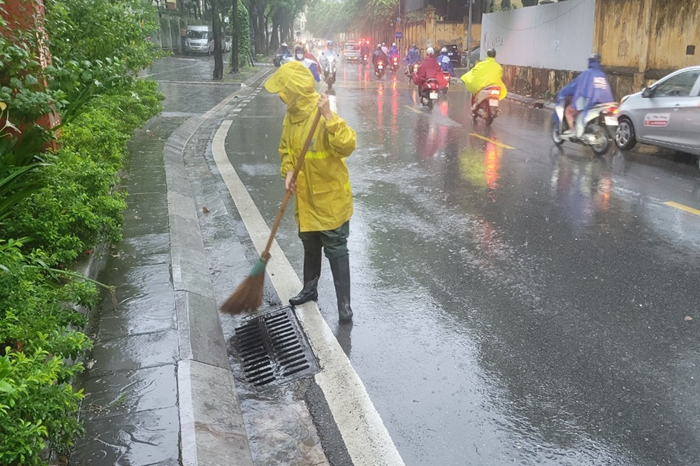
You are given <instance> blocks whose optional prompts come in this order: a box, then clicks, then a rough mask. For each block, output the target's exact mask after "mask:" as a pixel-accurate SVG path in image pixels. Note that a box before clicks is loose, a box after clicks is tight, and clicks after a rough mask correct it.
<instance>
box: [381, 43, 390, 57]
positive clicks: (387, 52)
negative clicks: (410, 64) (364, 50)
mask: <svg viewBox="0 0 700 466" xmlns="http://www.w3.org/2000/svg"><path fill="white" fill-rule="evenodd" d="M382 52H384V55H386V56H387V57H388V56H389V48H388V47H387V46H386V44H385V43H384V42H382Z"/></svg>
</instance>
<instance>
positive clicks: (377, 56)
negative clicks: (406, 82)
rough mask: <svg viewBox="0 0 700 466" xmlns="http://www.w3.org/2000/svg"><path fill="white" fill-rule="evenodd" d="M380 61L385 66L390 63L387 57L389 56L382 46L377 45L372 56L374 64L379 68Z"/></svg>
mask: <svg viewBox="0 0 700 466" xmlns="http://www.w3.org/2000/svg"><path fill="white" fill-rule="evenodd" d="M379 61H381V62H383V63H384V65H385V66H386V65H387V64H388V63H389V57H387V55H386V54H385V53H384V50H382V46H381V45H377V48H376V49H375V50H374V53H373V54H372V64H373V65H374V66H375V67H376V66H377V62H379Z"/></svg>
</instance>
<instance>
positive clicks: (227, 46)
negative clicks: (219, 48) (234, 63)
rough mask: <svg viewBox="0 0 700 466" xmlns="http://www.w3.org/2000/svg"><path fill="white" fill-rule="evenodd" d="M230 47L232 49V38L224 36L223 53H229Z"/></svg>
mask: <svg viewBox="0 0 700 466" xmlns="http://www.w3.org/2000/svg"><path fill="white" fill-rule="evenodd" d="M232 47H233V37H231V36H226V40H225V41H224V52H230V51H231V48H232Z"/></svg>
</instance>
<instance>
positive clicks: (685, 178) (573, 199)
mask: <svg viewBox="0 0 700 466" xmlns="http://www.w3.org/2000/svg"><path fill="white" fill-rule="evenodd" d="M359 70H361V68H360V67H359V66H356V65H345V66H344V67H341V68H340V70H339V76H338V81H339V82H338V83H337V84H336V86H334V87H335V94H336V96H337V111H338V113H339V114H340V115H341V116H342V117H343V118H345V119H346V120H347V121H348V123H349V124H350V125H351V126H352V127H353V128H354V129H355V130H356V131H357V136H358V139H357V150H356V151H355V153H354V154H353V155H352V156H351V157H350V158H349V159H348V166H349V169H350V176H351V183H352V189H353V193H354V196H355V215H354V216H353V219H352V221H351V236H350V251H351V264H352V271H353V280H354V281H353V309H354V311H355V319H354V325H353V326H352V327H351V328H343V327H340V328H341V329H342V330H341V332H340V334H339V335H338V336H339V339H340V340H341V344H342V345H343V347H344V349H345V350H346V352H347V353H348V355H349V358H350V360H351V362H352V364H353V366H354V367H355V369H356V371H357V372H358V374H359V375H360V377H361V378H362V380H363V381H364V383H365V385H366V387H367V390H368V392H369V394H370V396H371V398H372V400H373V402H374V404H375V406H376V407H377V409H378V411H379V413H380V414H381V416H382V418H383V420H384V422H385V424H386V426H387V428H388V430H389V432H390V434H391V436H392V438H393V439H394V442H395V443H396V445H397V447H398V449H399V452H400V453H401V455H402V456H403V458H404V460H405V462H406V464H407V465H430V466H433V465H477V464H478V465H503V464H511V463H512V464H541V465H600V464H605V465H657V464H669V465H670V464H673V465H676V464H684V465H690V464H700V396H699V394H700V390H699V389H700V383H699V382H700V370H699V367H698V361H699V360H700V359H699V358H698V356H700V339H699V338H698V323H699V322H700V312H699V309H698V303H699V302H700V292H699V291H698V282H699V279H700V261H698V258H699V257H698V256H699V255H700V254H699V253H700V246H699V244H700V242H699V241H698V239H699V238H700V235H699V234H698V231H699V228H700V216H697V215H695V214H693V213H688V212H685V211H683V210H680V209H678V208H674V207H671V206H668V205H666V204H664V203H665V202H667V201H672V202H676V203H679V204H682V205H685V206H689V207H692V208H695V209H700V173H698V172H697V169H696V167H694V166H693V165H692V163H691V160H690V159H689V158H688V159H686V158H685V157H682V156H681V157H675V156H668V155H667V156H664V157H660V156H657V155H649V154H643V153H642V154H622V153H619V152H615V151H611V152H610V153H609V154H608V155H607V156H604V157H595V156H593V154H592V152H590V151H589V150H588V149H585V148H582V147H579V146H574V145H571V144H565V145H564V146H563V150H561V151H560V150H557V148H555V147H554V146H553V144H552V142H551V140H550V138H549V134H548V122H549V118H550V114H549V112H547V111H544V110H536V109H529V108H526V107H523V106H520V105H519V104H514V103H509V102H504V103H503V110H504V114H503V115H502V116H501V117H500V118H498V119H497V120H496V121H495V122H494V124H493V125H492V126H491V127H486V126H485V124H484V123H483V122H477V123H473V122H472V121H471V118H470V117H469V114H468V105H467V103H466V102H467V101H468V95H467V94H466V92H465V91H464V89H463V88H462V87H461V85H460V84H453V88H452V89H451V90H450V92H449V95H448V99H447V100H445V101H442V102H441V103H440V104H439V106H437V107H436V108H435V109H434V110H433V111H432V112H431V113H429V112H427V110H424V109H423V108H421V107H420V105H418V104H417V103H416V101H417V95H416V93H415V90H414V89H415V88H409V87H408V85H407V82H406V80H405V79H404V77H403V75H400V77H399V78H398V79H395V80H394V79H392V77H390V76H386V77H385V78H384V79H383V80H382V81H380V82H377V80H376V79H375V78H374V77H373V76H370V73H369V72H367V71H365V72H359ZM319 87H320V86H319ZM324 88H325V87H324ZM283 115H284V108H283V105H282V103H281V102H280V100H279V98H277V97H276V96H271V95H269V94H267V93H266V92H262V93H261V94H260V95H259V96H258V97H257V98H256V99H254V100H253V101H252V102H251V103H250V104H249V105H248V106H247V108H246V110H245V111H244V112H243V113H242V114H241V115H240V116H238V117H236V118H234V122H233V126H232V128H231V131H230V133H229V137H228V140H227V151H228V154H229V157H230V159H231V161H232V163H233V165H234V167H235V168H236V170H237V171H238V173H239V175H240V176H241V179H242V180H243V181H244V183H245V184H246V186H247V187H248V189H249V191H250V193H251V195H252V197H253V199H254V201H255V202H256V205H257V206H258V208H259V209H260V211H261V212H262V214H263V216H264V217H265V218H266V219H269V223H271V222H272V220H273V219H274V215H275V212H276V209H277V207H278V204H279V200H280V199H281V197H282V194H283V191H282V190H283V183H282V178H281V177H280V175H279V156H278V154H277V146H278V143H279V136H280V132H281V122H282V117H283ZM485 139H488V141H487V140H485ZM278 241H279V243H280V245H281V247H282V249H283V250H284V251H285V253H286V254H287V256H288V258H289V259H290V261H291V263H292V264H293V266H294V267H295V268H296V270H297V271H298V273H299V275H300V276H301V269H302V249H301V243H300V241H299V240H298V238H297V237H296V226H295V224H294V220H293V216H292V215H291V213H289V214H288V215H287V217H286V218H285V219H284V221H283V224H282V226H281V229H280V233H279V234H278ZM322 275H323V276H322V279H321V283H320V290H319V291H320V293H319V294H320V296H321V297H320V299H319V305H320V307H321V311H322V313H323V315H324V316H325V318H326V320H327V321H328V322H329V324H330V325H331V327H332V328H334V329H336V331H338V325H337V314H336V308H335V295H334V291H333V285H332V279H331V274H330V270H329V268H328V265H327V264H326V263H324V270H323V273H322ZM687 316H689V317H692V318H694V319H695V320H688V317H687Z"/></svg>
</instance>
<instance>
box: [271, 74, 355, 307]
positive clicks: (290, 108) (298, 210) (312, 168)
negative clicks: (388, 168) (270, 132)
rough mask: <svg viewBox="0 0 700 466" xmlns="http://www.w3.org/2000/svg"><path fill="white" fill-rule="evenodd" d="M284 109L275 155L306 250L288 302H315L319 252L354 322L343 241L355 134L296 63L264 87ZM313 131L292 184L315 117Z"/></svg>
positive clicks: (347, 225) (341, 304)
mask: <svg viewBox="0 0 700 466" xmlns="http://www.w3.org/2000/svg"><path fill="white" fill-rule="evenodd" d="M265 89H267V90H268V91H269V92H271V93H273V94H279V96H280V98H281V99H282V101H284V103H285V104H286V105H287V114H286V115H285V117H284V123H283V126H282V138H281V140H280V147H279V153H280V157H281V159H282V168H281V173H282V177H284V178H285V187H286V189H288V190H291V191H292V192H293V193H294V192H295V193H296V196H295V200H296V202H295V209H294V214H295V218H296V221H297V225H298V226H299V238H301V241H302V243H303V245H304V288H303V289H302V290H301V292H300V293H299V294H298V295H297V296H294V297H293V298H291V299H290V300H289V302H290V303H291V304H293V305H300V304H303V303H305V302H308V301H312V300H314V301H315V300H316V299H317V298H318V292H317V285H318V279H319V277H320V276H321V259H322V256H321V250H322V249H323V252H324V253H325V255H326V257H327V258H328V260H329V262H330V264H331V271H332V272H333V282H334V284H335V291H336V296H337V298H338V314H339V318H340V320H341V321H348V320H351V319H352V309H351V307H350V262H349V254H348V248H347V238H348V234H349V232H350V217H351V216H352V212H353V208H352V191H351V190H350V178H349V175H348V168H347V165H346V164H345V158H346V157H348V156H349V155H350V154H352V152H353V151H354V150H355V141H356V135H355V131H353V130H352V128H350V127H349V126H348V125H347V123H345V120H343V119H342V118H340V117H339V116H338V115H336V114H335V113H333V111H331V109H330V104H329V101H328V96H326V95H325V94H322V95H319V94H318V93H317V92H316V90H315V89H314V77H313V75H312V74H311V72H310V71H309V70H308V69H307V68H306V67H305V66H304V65H302V64H301V63H299V62H290V63H286V64H284V65H282V66H281V67H280V68H279V69H278V70H277V71H276V72H275V74H274V75H273V76H272V77H271V78H270V79H269V80H268V81H267V82H266V83H265ZM319 111H320V112H321V115H322V116H323V118H322V119H321V121H320V122H319V124H318V127H317V128H316V132H315V133H314V137H313V139H312V141H311V145H310V146H309V150H308V152H307V153H306V157H305V159H304V164H303V166H302V167H301V171H300V172H299V176H298V178H297V180H296V183H295V184H292V183H291V176H292V173H293V172H294V166H295V164H296V162H297V158H298V157H299V155H300V153H301V150H302V147H303V145H304V141H305V140H306V137H307V136H308V134H309V131H310V130H311V125H312V122H313V120H314V117H315V116H316V112H319Z"/></svg>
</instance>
